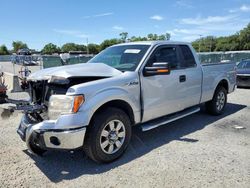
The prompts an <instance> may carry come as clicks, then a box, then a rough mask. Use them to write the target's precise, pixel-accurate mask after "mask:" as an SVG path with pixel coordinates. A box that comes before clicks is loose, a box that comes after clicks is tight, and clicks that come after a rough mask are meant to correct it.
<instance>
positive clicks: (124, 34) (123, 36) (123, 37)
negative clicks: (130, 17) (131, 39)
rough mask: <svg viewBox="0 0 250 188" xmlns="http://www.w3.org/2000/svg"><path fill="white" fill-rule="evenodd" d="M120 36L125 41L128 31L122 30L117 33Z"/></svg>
mask: <svg viewBox="0 0 250 188" xmlns="http://www.w3.org/2000/svg"><path fill="white" fill-rule="evenodd" d="M119 35H120V36H121V40H122V41H123V42H126V40H127V38H128V32H122V33H120V34H119Z"/></svg>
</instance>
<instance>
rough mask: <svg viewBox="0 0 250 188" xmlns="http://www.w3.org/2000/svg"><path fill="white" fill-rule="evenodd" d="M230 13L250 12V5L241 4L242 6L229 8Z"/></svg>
mask: <svg viewBox="0 0 250 188" xmlns="http://www.w3.org/2000/svg"><path fill="white" fill-rule="evenodd" d="M229 12H230V13H235V12H250V5H241V7H239V8H236V9H231V10H229Z"/></svg>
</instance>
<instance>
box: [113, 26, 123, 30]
mask: <svg viewBox="0 0 250 188" xmlns="http://www.w3.org/2000/svg"><path fill="white" fill-rule="evenodd" d="M112 28H113V29H114V30H123V29H124V28H123V27H121V26H119V25H115V26H113V27H112Z"/></svg>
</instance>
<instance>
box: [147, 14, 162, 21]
mask: <svg viewBox="0 0 250 188" xmlns="http://www.w3.org/2000/svg"><path fill="white" fill-rule="evenodd" d="M150 19H152V20H157V21H161V20H163V19H164V18H163V17H162V16H160V15H154V16H151V17H150Z"/></svg>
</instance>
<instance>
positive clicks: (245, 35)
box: [239, 23, 250, 50]
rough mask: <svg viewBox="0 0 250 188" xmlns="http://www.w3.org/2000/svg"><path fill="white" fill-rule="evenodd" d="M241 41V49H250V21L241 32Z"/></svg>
mask: <svg viewBox="0 0 250 188" xmlns="http://www.w3.org/2000/svg"><path fill="white" fill-rule="evenodd" d="M239 43H240V49H241V50H250V23H249V24H248V25H247V27H246V28H244V29H242V30H241V31H240V32H239Z"/></svg>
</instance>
